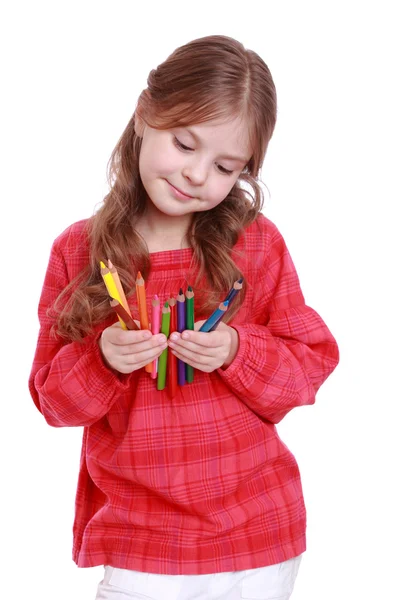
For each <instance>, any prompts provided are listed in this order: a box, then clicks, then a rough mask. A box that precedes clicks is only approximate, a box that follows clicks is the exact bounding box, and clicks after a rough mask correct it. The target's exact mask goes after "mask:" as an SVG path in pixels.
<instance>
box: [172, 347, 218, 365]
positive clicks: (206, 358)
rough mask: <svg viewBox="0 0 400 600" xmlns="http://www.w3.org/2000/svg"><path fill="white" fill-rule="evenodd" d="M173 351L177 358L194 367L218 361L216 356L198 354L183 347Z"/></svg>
mask: <svg viewBox="0 0 400 600" xmlns="http://www.w3.org/2000/svg"><path fill="white" fill-rule="evenodd" d="M171 351H172V352H173V354H175V356H176V357H177V358H180V359H181V360H183V361H184V362H185V363H188V364H190V365H192V366H196V365H202V366H203V365H207V364H209V363H210V362H212V361H215V359H216V356H212V355H210V354H208V355H207V354H199V353H198V352H193V351H192V350H190V349H188V348H185V347H182V346H180V347H179V348H176V349H175V348H174V349H171Z"/></svg>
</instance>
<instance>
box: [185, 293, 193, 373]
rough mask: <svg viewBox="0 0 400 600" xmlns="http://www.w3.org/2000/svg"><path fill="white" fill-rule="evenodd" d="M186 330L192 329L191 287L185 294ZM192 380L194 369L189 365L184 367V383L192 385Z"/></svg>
mask: <svg viewBox="0 0 400 600" xmlns="http://www.w3.org/2000/svg"><path fill="white" fill-rule="evenodd" d="M185 295H186V329H192V330H193V329H194V292H193V288H192V286H191V285H189V286H188V289H187V292H186V294H185ZM193 379H194V369H193V367H192V366H191V365H186V381H187V382H188V383H192V381H193Z"/></svg>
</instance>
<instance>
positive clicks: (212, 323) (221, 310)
mask: <svg viewBox="0 0 400 600" xmlns="http://www.w3.org/2000/svg"><path fill="white" fill-rule="evenodd" d="M228 304H229V302H227V301H226V300H225V302H221V304H220V305H219V306H218V308H216V309H215V310H214V312H213V313H212V315H211V316H210V317H208V319H207V321H205V322H204V323H203V325H202V326H201V327H200V329H199V331H205V332H208V331H214V329H215V328H216V327H217V325H218V323H219V322H220V321H221V319H222V317H223V316H224V314H225V313H226V311H227V309H228Z"/></svg>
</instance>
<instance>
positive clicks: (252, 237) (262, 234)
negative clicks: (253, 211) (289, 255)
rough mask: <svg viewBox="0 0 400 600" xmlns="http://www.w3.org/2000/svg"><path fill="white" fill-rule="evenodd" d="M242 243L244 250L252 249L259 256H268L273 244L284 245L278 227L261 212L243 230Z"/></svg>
mask: <svg viewBox="0 0 400 600" xmlns="http://www.w3.org/2000/svg"><path fill="white" fill-rule="evenodd" d="M242 243H243V244H244V247H245V248H246V251H250V252H251V251H252V250H254V253H255V254H257V255H258V256H259V257H260V258H261V256H263V257H264V258H265V257H266V256H268V255H269V254H270V253H271V249H272V247H274V246H275V247H276V246H277V245H278V246H285V242H284V239H283V236H282V234H281V233H280V231H279V229H278V227H277V226H276V225H275V223H273V222H272V221H271V220H270V219H268V218H267V217H266V216H265V215H264V214H262V213H259V214H258V216H257V218H256V219H255V220H254V221H253V222H252V223H251V224H250V225H249V226H248V227H246V229H245V230H244V231H243V236H242Z"/></svg>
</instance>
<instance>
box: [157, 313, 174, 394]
mask: <svg viewBox="0 0 400 600" xmlns="http://www.w3.org/2000/svg"><path fill="white" fill-rule="evenodd" d="M161 312H162V317H161V333H163V334H164V335H165V336H166V337H167V338H168V336H169V326H170V320H171V309H170V307H169V304H168V302H166V303H165V304H164V306H163V307H162V310H161ZM167 361H168V347H167V348H165V350H163V352H162V353H161V355H160V357H159V359H158V373H157V389H158V390H163V389H164V388H165V382H166V379H167Z"/></svg>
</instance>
